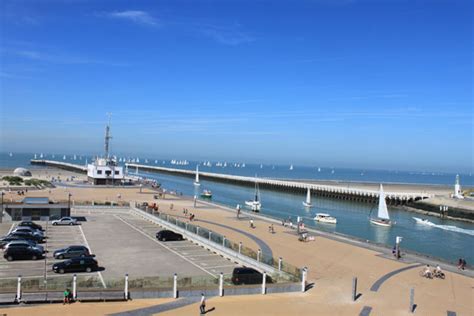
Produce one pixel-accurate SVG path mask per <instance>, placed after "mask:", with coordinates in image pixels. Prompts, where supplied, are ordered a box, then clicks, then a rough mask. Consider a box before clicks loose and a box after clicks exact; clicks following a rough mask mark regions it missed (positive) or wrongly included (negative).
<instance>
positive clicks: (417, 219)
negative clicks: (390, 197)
mask: <svg viewBox="0 0 474 316" xmlns="http://www.w3.org/2000/svg"><path fill="white" fill-rule="evenodd" d="M413 219H414V220H415V222H416V223H417V224H422V225H429V226H433V223H432V222H430V221H429V220H427V219H422V218H418V217H413Z"/></svg>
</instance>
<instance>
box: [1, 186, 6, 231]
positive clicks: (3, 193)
mask: <svg viewBox="0 0 474 316" xmlns="http://www.w3.org/2000/svg"><path fill="white" fill-rule="evenodd" d="M4 195H5V192H4V191H3V190H2V211H1V213H0V223H2V222H3V196H4Z"/></svg>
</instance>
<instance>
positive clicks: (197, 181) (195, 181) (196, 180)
mask: <svg viewBox="0 0 474 316" xmlns="http://www.w3.org/2000/svg"><path fill="white" fill-rule="evenodd" d="M194 184H195V185H199V184H200V183H199V165H197V166H196V179H195V180H194Z"/></svg>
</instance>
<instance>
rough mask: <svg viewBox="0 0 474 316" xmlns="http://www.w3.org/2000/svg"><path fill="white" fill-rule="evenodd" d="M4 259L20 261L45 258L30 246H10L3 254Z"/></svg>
mask: <svg viewBox="0 0 474 316" xmlns="http://www.w3.org/2000/svg"><path fill="white" fill-rule="evenodd" d="M3 257H4V258H5V259H7V260H8V261H13V260H18V259H30V260H37V259H41V258H43V252H42V251H41V250H39V249H38V248H35V247H33V246H31V245H28V244H15V245H10V246H9V247H8V248H7V250H5V252H4V253H3Z"/></svg>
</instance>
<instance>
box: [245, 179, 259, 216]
mask: <svg viewBox="0 0 474 316" xmlns="http://www.w3.org/2000/svg"><path fill="white" fill-rule="evenodd" d="M245 205H247V206H249V207H250V209H251V210H252V211H253V212H260V208H261V207H262V203H260V190H259V189H258V182H257V179H255V199H254V200H253V201H245Z"/></svg>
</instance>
